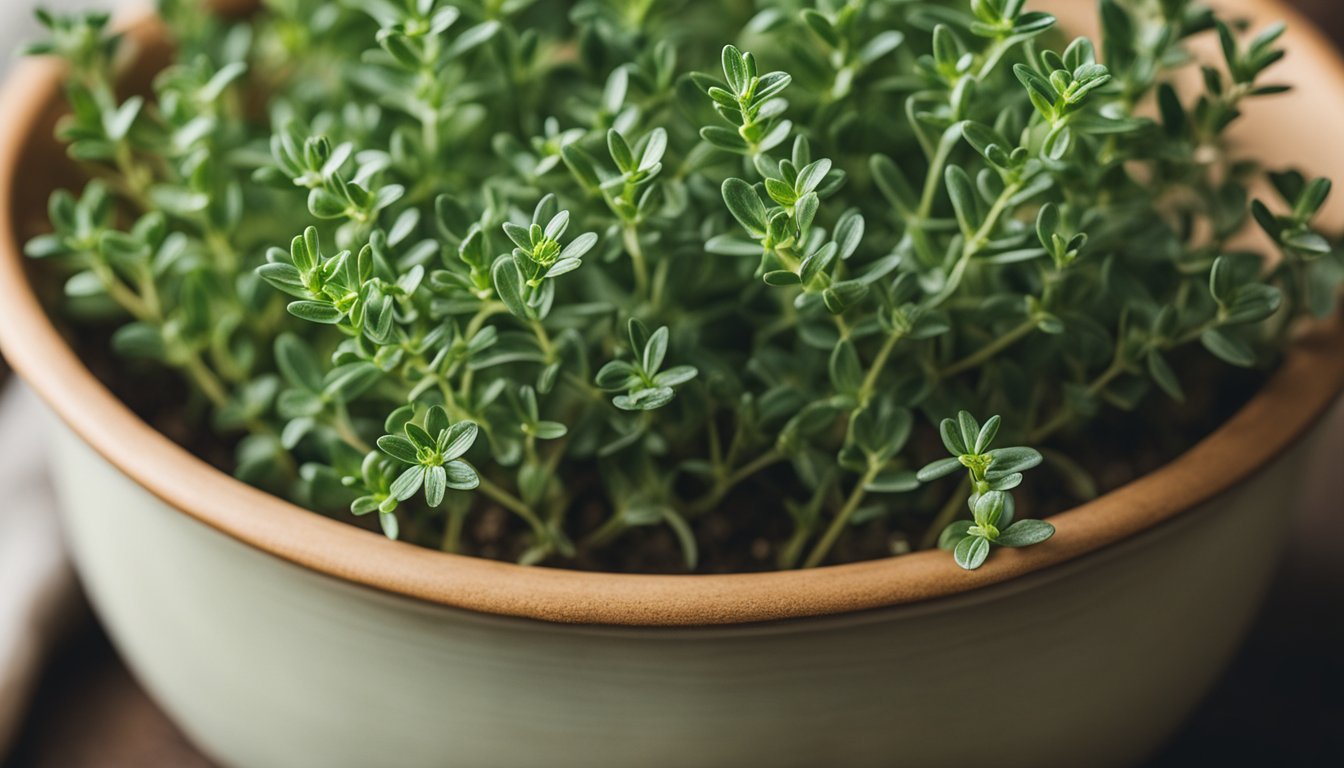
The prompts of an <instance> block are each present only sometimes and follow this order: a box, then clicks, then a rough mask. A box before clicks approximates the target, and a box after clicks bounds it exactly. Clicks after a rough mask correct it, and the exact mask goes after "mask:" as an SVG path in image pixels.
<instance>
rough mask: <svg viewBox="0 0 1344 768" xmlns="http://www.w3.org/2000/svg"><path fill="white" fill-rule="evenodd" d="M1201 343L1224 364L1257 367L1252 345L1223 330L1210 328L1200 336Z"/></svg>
mask: <svg viewBox="0 0 1344 768" xmlns="http://www.w3.org/2000/svg"><path fill="white" fill-rule="evenodd" d="M1199 341H1200V343H1201V344H1203V345H1204V348H1205V349H1207V350H1209V351H1210V352H1212V353H1213V354H1214V356H1215V357H1218V358H1219V359H1221V360H1223V361H1224V362H1227V363H1231V364H1232V365H1235V366H1239V367H1241V368H1250V367H1251V366H1253V365H1255V352H1253V351H1252V350H1251V347H1250V345H1249V344H1247V343H1246V342H1244V341H1242V340H1241V339H1239V338H1237V337H1235V336H1233V335H1231V334H1229V333H1228V332H1227V331H1225V330H1223V329H1221V328H1210V329H1209V330H1207V331H1205V332H1204V333H1202V334H1200V336H1199Z"/></svg>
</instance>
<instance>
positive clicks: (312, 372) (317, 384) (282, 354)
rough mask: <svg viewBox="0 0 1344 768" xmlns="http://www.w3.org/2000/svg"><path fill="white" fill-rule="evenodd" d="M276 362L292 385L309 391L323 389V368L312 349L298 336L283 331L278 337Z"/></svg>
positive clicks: (276, 341)
mask: <svg viewBox="0 0 1344 768" xmlns="http://www.w3.org/2000/svg"><path fill="white" fill-rule="evenodd" d="M275 364H276V366H277V367H278V368H279V369H280V374H281V375H282V376H284V377H285V381H288V382H289V383H290V385H291V386H295V387H300V388H302V389H306V390H308V391H309V392H321V391H322V368H321V366H320V365H319V364H318V362H317V357H315V356H314V355H313V353H312V350H310V349H309V348H308V345H307V344H305V343H304V342H303V341H302V340H301V339H300V338H299V337H298V336H295V335H294V334H292V333H282V334H280V335H279V336H278V337H276V340H275Z"/></svg>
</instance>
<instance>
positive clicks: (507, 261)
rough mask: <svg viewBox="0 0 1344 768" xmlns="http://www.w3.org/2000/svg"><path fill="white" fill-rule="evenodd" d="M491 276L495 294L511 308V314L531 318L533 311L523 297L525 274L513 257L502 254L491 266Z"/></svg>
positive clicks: (525, 318) (526, 318)
mask: <svg viewBox="0 0 1344 768" xmlns="http://www.w3.org/2000/svg"><path fill="white" fill-rule="evenodd" d="M490 276H491V279H492V280H493V282H494V286H495V295H496V296H498V297H499V300H500V301H501V302H502V303H503V304H504V306H505V307H506V308H507V309H508V310H509V314H511V315H513V316H514V317H518V318H522V319H524V320H528V319H531V318H532V311H531V310H530V309H529V308H528V306H527V302H526V301H524V299H523V275H522V273H521V272H519V271H518V267H517V265H515V264H514V263H513V259H511V258H509V257H507V256H500V257H499V258H498V259H496V260H495V264H494V266H493V267H491V269H490Z"/></svg>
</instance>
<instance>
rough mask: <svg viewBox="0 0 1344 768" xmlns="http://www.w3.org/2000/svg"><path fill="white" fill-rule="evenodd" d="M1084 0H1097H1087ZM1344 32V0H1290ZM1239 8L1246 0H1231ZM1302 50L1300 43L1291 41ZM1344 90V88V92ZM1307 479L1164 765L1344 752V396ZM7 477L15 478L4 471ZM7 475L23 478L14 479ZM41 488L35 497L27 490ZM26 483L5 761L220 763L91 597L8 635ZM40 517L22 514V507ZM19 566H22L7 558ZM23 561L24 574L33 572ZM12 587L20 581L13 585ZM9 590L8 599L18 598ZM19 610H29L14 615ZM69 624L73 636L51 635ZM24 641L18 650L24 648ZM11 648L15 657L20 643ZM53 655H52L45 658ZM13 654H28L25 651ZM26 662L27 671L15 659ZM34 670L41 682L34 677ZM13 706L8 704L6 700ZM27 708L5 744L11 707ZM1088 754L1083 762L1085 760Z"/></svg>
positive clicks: (8, 400) (4, 612)
mask: <svg viewBox="0 0 1344 768" xmlns="http://www.w3.org/2000/svg"><path fill="white" fill-rule="evenodd" d="M1078 1H1079V2H1084V1H1085V0H1078ZM1288 2H1289V3H1290V4H1291V5H1294V6H1296V7H1297V8H1298V9H1300V10H1301V11H1303V12H1304V13H1306V14H1307V15H1309V16H1310V17H1311V18H1313V19H1314V20H1315V21H1316V23H1317V24H1319V25H1320V26H1321V28H1322V29H1323V30H1325V31H1326V33H1327V34H1329V35H1330V36H1331V37H1332V38H1333V39H1334V40H1335V41H1336V43H1337V44H1340V45H1341V46H1344V1H1342V0H1288ZM34 4H35V3H34V2H32V0H0V73H5V74H7V73H8V72H9V70H11V69H12V68H13V66H14V61H13V54H12V53H11V52H12V51H13V50H14V49H15V47H16V46H17V44H18V43H20V42H22V41H24V40H26V39H29V38H30V37H32V36H33V35H34V34H35V25H33V24H32V22H31V9H32V7H33V5H34ZM41 4H42V5H43V6H44V7H47V8H51V9H60V10H71V9H79V8H91V7H96V8H111V7H118V8H120V7H128V6H131V7H133V6H139V5H146V4H148V1H147V0H120V1H118V0H44V2H42V3H41ZM1218 5H1220V6H1222V7H1227V8H1231V9H1235V7H1236V2H1235V0H1227V1H1226V2H1221V3H1218ZM1290 55H1291V52H1290ZM1340 98H1344V94H1340ZM1340 151H1344V145H1341V149H1340ZM4 371H5V369H4V368H3V365H0V390H9V391H5V393H4V396H3V400H0V451H11V450H13V449H14V446H16V445H22V446H25V448H26V449H27V450H28V451H29V452H30V453H31V448H30V447H27V444H26V443H21V442H19V441H15V440H10V439H6V438H9V437H11V436H13V435H15V434H23V433H26V432H27V431H28V428H27V425H26V423H25V422H24V420H23V419H24V413H23V412H24V411H25V410H26V409H25V407H24V406H25V402H26V401H25V398H26V397H27V394H26V393H24V392H21V391H18V390H14V389H13V387H14V383H13V382H12V381H9V380H8V379H9V378H10V377H9V376H8V375H7V373H5V372H4ZM1330 418H1331V421H1332V424H1333V425H1334V428H1333V430H1332V431H1331V434H1330V436H1329V438H1328V444H1327V445H1325V446H1323V448H1324V450H1321V451H1318V452H1317V454H1316V456H1315V459H1314V461H1316V462H1317V466H1316V467H1315V468H1314V469H1315V472H1314V473H1313V475H1314V476H1315V477H1317V478H1320V479H1321V482H1319V483H1317V484H1316V486H1314V487H1312V488H1308V489H1306V491H1307V493H1306V498H1305V499H1304V502H1303V504H1302V505H1301V509H1300V510H1299V514H1298V518H1297V522H1296V525H1295V527H1294V531H1293V535H1292V539H1291V542H1290V544H1289V548H1288V552H1287V556H1286V557H1285V559H1284V562H1283V565H1282V567H1281V571H1280V574H1279V576H1278V578H1277V580H1276V582H1275V585H1274V587H1273V588H1272V590H1271V593H1270V595H1269V596H1268V599H1267V602H1266V604H1265V607H1264V609H1263V610H1262V612H1261V615H1260V617H1259V619H1258V620H1257V622H1256V624H1255V626H1254V627H1253V628H1252V630H1251V633H1250V635H1249V637H1248V638H1247V641H1246V643H1245V645H1244V646H1243V648H1242V650H1241V652H1240V653H1239V655H1238V657H1237V659H1236V660H1235V662H1234V663H1233V665H1232V667H1231V668H1230V670H1229V672H1228V674H1227V675H1226V676H1225V677H1224V679H1223V680H1222V681H1221V682H1220V683H1219V684H1218V686H1217V687H1216V688H1215V690H1214V691H1213V692H1212V693H1211V694H1210V696H1209V698H1208V700H1207V701H1206V702H1205V703H1204V705H1203V706H1202V707H1201V709H1200V710H1199V711H1198V712H1197V713H1196V714H1195V715H1194V716H1193V717H1192V718H1191V720H1190V721H1189V723H1188V724H1187V725H1186V727H1185V729H1184V730H1183V731H1182V732H1181V733H1180V734H1179V735H1178V736H1177V737H1176V738H1175V739H1174V740H1173V742H1172V743H1171V744H1170V745H1168V747H1167V748H1166V749H1165V750H1164V752H1163V753H1162V754H1161V755H1159V756H1157V757H1156V758H1155V759H1154V760H1153V761H1152V762H1151V763H1150V766H1152V767H1153V768H1174V767H1175V766H1205V765H1227V766H1240V765H1266V766H1276V767H1285V766H1341V765H1344V725H1341V723H1344V654H1341V653H1340V649H1341V648H1344V611H1342V610H1341V608H1344V502H1342V501H1341V498H1344V495H1341V491H1344V478H1341V475H1340V467H1341V465H1344V406H1337V407H1336V408H1335V411H1334V413H1333V414H1332V415H1331V417H1330ZM0 480H2V479H0ZM4 487H6V488H12V487H14V486H12V485H11V484H10V483H8V482H6V483H5V485H4ZM23 498H28V497H23ZM32 498H33V499H36V500H37V501H35V502H33V503H23V502H21V501H20V497H16V496H12V495H11V497H10V498H9V499H8V500H6V501H4V502H0V765H3V766H7V767H8V768H39V767H40V768H159V767H161V766H171V767H172V768H197V767H206V766H209V765H210V763H209V762H208V761H207V760H205V758H203V757H202V756H200V755H199V754H198V753H197V752H196V751H195V750H194V749H192V747H191V745H190V744H189V743H188V742H187V741H186V739H185V738H184V737H183V736H182V735H181V733H180V732H178V730H177V729H176V728H175V727H174V726H173V725H172V724H171V723H170V722H169V721H168V720H167V719H166V718H165V717H164V716H163V714H162V713H161V712H160V711H159V709H158V708H157V707H156V706H155V705H154V703H153V702H152V701H150V700H149V698H148V697H147V696H146V695H145V694H144V692H143V691H142V690H141V689H140V688H139V687H138V686H137V685H136V683H135V681H134V680H133V679H132V677H131V676H130V674H129V673H128V672H127V670H126V669H125V667H124V666H123V665H122V664H121V663H120V661H119V660H118V659H117V656H116V653H115V651H114V650H113V649H112V647H111V646H110V645H109V643H108V641H107V638H106V636H105V635H104V634H103V633H102V631H101V630H100V629H99V627H98V625H97V622H96V621H95V620H94V619H93V618H92V617H91V616H90V615H89V614H88V611H87V609H79V610H76V611H75V612H74V615H73V617H68V616H67V615H62V616H59V617H57V619H59V620H56V621H51V620H48V621H47V624H48V625H50V626H54V627H61V628H62V630H61V631H60V632H59V633H57V632H52V633H49V634H48V635H47V636H39V637H40V640H41V647H38V648H36V649H35V651H34V653H35V654H37V655H28V656H26V657H25V656H24V655H23V653H22V650H23V649H22V648H21V646H14V645H13V644H12V643H11V644H9V645H7V638H6V637H4V633H5V632H7V631H11V630H12V628H9V627H6V626H5V623H6V621H7V620H9V621H13V622H18V621H22V620H24V617H25V613H24V610H23V608H24V607H23V606H22V605H17V604H16V602H15V600H14V594H13V592H14V583H15V581H14V580H13V579H11V578H10V576H11V574H12V572H15V571H17V570H18V568H19V567H21V566H22V565H24V562H25V558H26V560H27V565H28V566H30V568H31V569H32V570H33V571H34V572H42V568H44V567H45V568H46V570H45V573H46V576H45V578H47V579H48V580H49V581H50V582H52V583H54V584H56V585H57V587H55V588H57V589H59V588H63V587H62V585H63V579H64V575H63V572H62V571H61V570H60V567H59V566H50V565H45V566H44V565H43V564H41V563H38V562H36V559H35V558H34V556H33V555H34V547H37V546H38V545H37V544H30V543H29V542H28V540H27V539H25V538H24V537H25V536H31V537H33V540H34V541H36V540H37V537H39V536H43V535H47V536H49V529H42V528H37V527H35V526H34V524H33V523H32V517H33V516H37V515H47V514H49V510H48V509H45V508H37V507H41V506H42V505H41V504H40V503H39V502H40V500H41V498H42V495H41V493H37V494H35V495H34V496H33V497H32ZM25 520H26V521H27V522H26V523H25V527H23V528H20V527H19V522H18V521H25ZM7 568H8V570H7ZM22 576H23V574H22V573H19V574H18V576H17V577H14V579H17V581H18V582H19V583H21V582H22V578H19V577H22ZM7 588H9V589H8V591H7ZM7 601H8V602H7ZM13 617H18V618H13ZM51 635H59V636H60V637H61V638H62V639H60V640H59V641H53V640H49V639H47V638H48V637H50V636H51ZM15 647H19V651H20V652H18V653H16V652H14V651H13V648H15ZM7 653H8V654H10V655H11V659H6V658H5V656H6V654H7ZM39 656H40V658H41V661H40V662H39V661H36V660H34V659H37V658H38V657H39ZM12 659H24V660H22V661H17V662H15V661H12ZM7 663H11V664H17V665H18V666H19V672H15V670H14V668H13V667H11V668H10V669H9V670H8V671H7V669H6V664H7ZM23 677H28V678H29V681H28V684H25V683H24V681H23V680H22V678H23ZM7 701H8V702H9V704H8V706H9V707H10V711H9V712H8V713H7V712H6V706H7V704H6V702H7ZM7 716H9V717H11V718H12V719H13V722H14V726H13V731H12V732H13V741H12V744H11V747H10V751H9V754H8V756H7V759H6V755H5V742H6V739H5V731H6V723H5V722H4V720H5V719H6V717H7ZM1085 763H1086V760H1085V758H1083V759H1082V760H1081V761H1080V764H1085Z"/></svg>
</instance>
